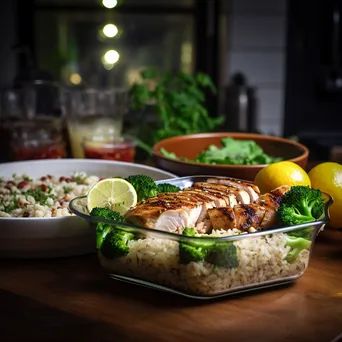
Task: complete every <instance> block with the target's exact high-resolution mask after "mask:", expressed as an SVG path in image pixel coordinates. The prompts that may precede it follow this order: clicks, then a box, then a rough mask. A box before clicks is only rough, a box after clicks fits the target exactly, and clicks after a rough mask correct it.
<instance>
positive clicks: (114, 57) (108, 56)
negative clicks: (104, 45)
mask: <svg viewBox="0 0 342 342" xmlns="http://www.w3.org/2000/svg"><path fill="white" fill-rule="evenodd" d="M119 58H120V55H119V53H118V52H117V51H115V50H108V51H107V52H106V53H105V54H104V56H103V59H104V61H105V62H106V63H108V64H115V63H116V62H117V61H118V60H119Z"/></svg>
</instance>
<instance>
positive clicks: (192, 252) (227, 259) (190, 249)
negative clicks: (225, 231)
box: [179, 228, 238, 268]
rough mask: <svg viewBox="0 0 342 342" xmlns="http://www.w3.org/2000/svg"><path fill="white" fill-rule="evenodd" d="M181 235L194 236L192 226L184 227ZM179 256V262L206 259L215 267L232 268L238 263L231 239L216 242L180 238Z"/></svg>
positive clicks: (185, 262) (186, 262) (184, 262)
mask: <svg viewBox="0 0 342 342" xmlns="http://www.w3.org/2000/svg"><path fill="white" fill-rule="evenodd" d="M183 235H185V236H196V234H195V230H194V229H193V228H185V229H184V230H183ZM179 258H180V263H181V264H188V263H190V262H191V261H193V262H198V261H207V262H209V263H211V264H213V265H215V266H217V267H225V268H234V267H237V265H238V257H237V248H236V246H235V245H234V244H233V243H232V242H231V241H227V242H225V241H224V242H217V243H216V242H215V240H213V241H212V242H211V241H207V240H203V241H199V240H196V241H194V240H191V241H185V240H181V241H180V243H179Z"/></svg>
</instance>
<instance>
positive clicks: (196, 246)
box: [179, 227, 215, 264]
mask: <svg viewBox="0 0 342 342" xmlns="http://www.w3.org/2000/svg"><path fill="white" fill-rule="evenodd" d="M183 235H185V236H196V233H195V230H194V228H187V227H186V228H184V230H183ZM214 243H215V242H214V241H213V242H208V241H198V240H196V241H194V240H191V241H186V240H180V242H179V259H180V263H181V264H188V263H189V262H191V261H194V262H197V261H202V260H204V259H205V257H206V256H207V254H208V252H209V247H211V246H213V245H214Z"/></svg>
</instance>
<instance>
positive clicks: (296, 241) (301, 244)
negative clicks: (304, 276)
mask: <svg viewBox="0 0 342 342" xmlns="http://www.w3.org/2000/svg"><path fill="white" fill-rule="evenodd" d="M285 246H290V247H291V250H290V252H289V253H288V254H287V256H286V260H287V261H288V262H290V263H292V262H294V261H295V260H296V259H297V257H298V255H299V253H300V252H301V251H302V250H303V249H307V248H310V246H311V241H310V240H307V239H303V238H301V237H296V236H290V235H288V236H287V241H286V244H285Z"/></svg>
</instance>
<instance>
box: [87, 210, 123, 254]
mask: <svg viewBox="0 0 342 342" xmlns="http://www.w3.org/2000/svg"><path fill="white" fill-rule="evenodd" d="M90 215H91V216H96V217H101V218H104V219H106V220H111V221H116V222H120V221H123V217H122V215H121V214H120V213H118V212H117V211H113V210H110V209H108V208H98V207H97V208H93V209H92V211H91V212H90ZM111 229H112V226H111V225H110V224H107V223H104V222H98V223H97V224H96V248H97V249H99V248H101V245H102V243H103V240H104V238H105V237H106V235H107V234H108V233H109V232H110V230H111Z"/></svg>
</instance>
